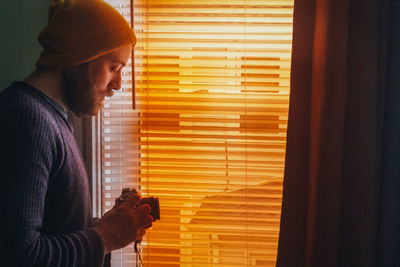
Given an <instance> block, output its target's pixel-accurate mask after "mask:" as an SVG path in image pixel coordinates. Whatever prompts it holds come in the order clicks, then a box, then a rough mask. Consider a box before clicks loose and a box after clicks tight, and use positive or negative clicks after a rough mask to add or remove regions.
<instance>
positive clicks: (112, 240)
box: [94, 193, 153, 254]
mask: <svg viewBox="0 0 400 267" xmlns="http://www.w3.org/2000/svg"><path fill="white" fill-rule="evenodd" d="M141 199H142V198H141V196H140V194H138V193H136V194H132V195H129V196H128V198H127V199H126V201H125V202H123V203H122V204H120V205H115V206H114V207H113V208H112V209H111V210H109V211H108V212H107V213H105V214H104V216H103V217H102V218H101V219H100V221H99V222H98V224H97V225H96V227H95V228H94V230H96V232H97V233H98V234H99V235H100V237H101V239H102V240H103V245H104V254H107V253H109V252H111V251H113V250H116V249H120V248H123V247H126V246H127V245H129V244H130V243H132V242H134V241H136V240H141V239H142V238H143V236H144V234H145V231H146V229H147V228H149V227H151V226H152V222H153V217H152V216H151V215H150V214H149V213H150V209H151V207H150V205H148V204H143V205H140V201H141ZM138 205H140V206H138Z"/></svg>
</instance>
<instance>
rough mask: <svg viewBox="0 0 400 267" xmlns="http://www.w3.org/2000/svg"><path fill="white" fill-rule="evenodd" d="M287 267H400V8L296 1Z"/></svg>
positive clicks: (397, 4)
mask: <svg viewBox="0 0 400 267" xmlns="http://www.w3.org/2000/svg"><path fill="white" fill-rule="evenodd" d="M286 153H287V154H286V167H285V176H284V191H283V204H282V217H281V230H280V237H279V248H278V261H277V266H278V267H301V266H313V267H314V266H315V267H329V266H351V267H369V266H380V267H381V266H382V267H386V266H400V1H399V0H392V1H390V0H295V8H294V32H293V55H292V74H291V97H290V108H289V122H288V137H287V152H286Z"/></svg>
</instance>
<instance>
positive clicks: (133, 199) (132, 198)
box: [123, 193, 142, 206]
mask: <svg viewBox="0 0 400 267" xmlns="http://www.w3.org/2000/svg"><path fill="white" fill-rule="evenodd" d="M141 200H142V197H141V196H140V194H139V193H135V194H130V195H129V196H128V197H127V199H126V201H125V202H124V203H123V204H126V205H128V206H137V205H138V204H139V203H140V201H141Z"/></svg>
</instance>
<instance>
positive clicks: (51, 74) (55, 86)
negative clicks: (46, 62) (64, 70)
mask: <svg viewBox="0 0 400 267" xmlns="http://www.w3.org/2000/svg"><path fill="white" fill-rule="evenodd" d="M61 80H62V79H61V70H50V69H36V70H35V71H34V72H33V73H32V74H31V75H29V76H28V77H27V78H25V79H24V80H23V81H24V82H25V83H27V84H29V85H31V86H33V87H35V88H36V89H38V90H39V91H41V92H42V93H44V94H46V95H47V96H48V97H50V98H51V99H53V100H54V101H55V102H57V103H58V104H60V105H61V106H62V107H63V108H64V110H66V104H65V100H64V93H63V90H62V85H61V84H62V83H61Z"/></svg>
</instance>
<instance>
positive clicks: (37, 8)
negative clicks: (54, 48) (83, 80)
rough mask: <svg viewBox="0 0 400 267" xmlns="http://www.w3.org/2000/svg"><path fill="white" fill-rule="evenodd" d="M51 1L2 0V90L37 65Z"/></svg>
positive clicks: (0, 4) (0, 59)
mask: <svg viewBox="0 0 400 267" xmlns="http://www.w3.org/2000/svg"><path fill="white" fill-rule="evenodd" d="M49 4H50V0H40V1H37V0H34V1H32V0H16V1H13V0H0V90H2V89H4V88H5V87H6V86H8V85H9V84H10V83H11V82H12V81H14V80H21V79H23V78H25V77H26V76H27V75H29V74H30V73H31V72H32V71H33V70H34V68H35V61H36V59H37V57H38V56H39V54H40V52H41V50H42V48H41V46H40V44H39V42H38V41H37V36H38V34H39V32H40V31H41V29H42V28H43V27H44V26H45V25H46V24H47V11H48V6H49Z"/></svg>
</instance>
